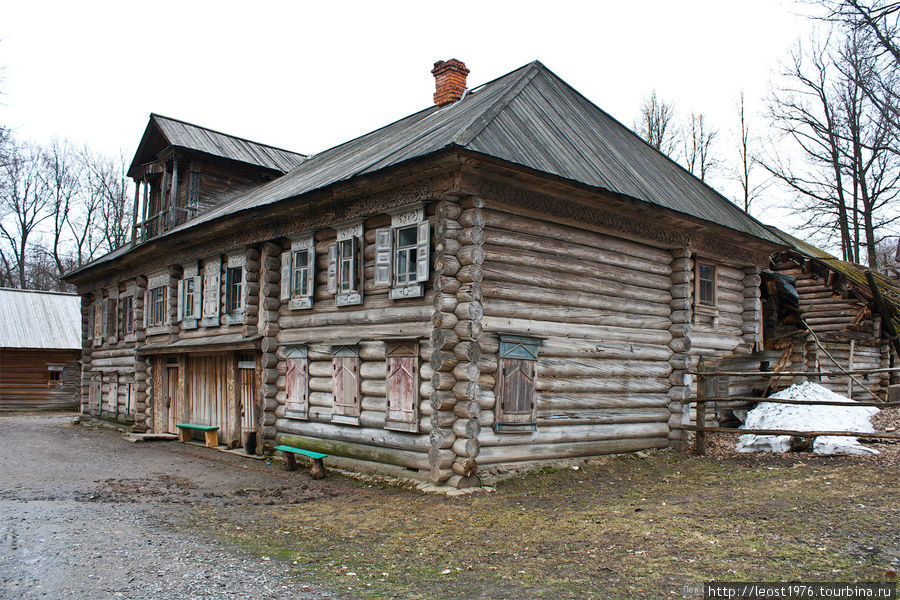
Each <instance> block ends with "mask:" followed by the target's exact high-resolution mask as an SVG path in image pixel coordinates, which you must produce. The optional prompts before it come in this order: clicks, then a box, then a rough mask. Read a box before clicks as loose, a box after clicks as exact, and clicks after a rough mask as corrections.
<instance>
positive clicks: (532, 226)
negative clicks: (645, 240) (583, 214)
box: [484, 210, 672, 264]
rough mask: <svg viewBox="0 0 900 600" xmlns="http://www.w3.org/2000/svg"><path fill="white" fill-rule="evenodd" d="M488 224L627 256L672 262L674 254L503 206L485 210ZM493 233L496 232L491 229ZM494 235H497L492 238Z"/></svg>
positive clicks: (659, 261) (491, 226) (486, 224)
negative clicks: (535, 216)
mask: <svg viewBox="0 0 900 600" xmlns="http://www.w3.org/2000/svg"><path fill="white" fill-rule="evenodd" d="M484 222H485V227H489V228H494V229H499V230H503V231H508V232H512V233H513V234H515V235H522V234H526V235H530V236H533V237H537V238H540V239H545V238H546V239H550V240H561V241H565V242H567V243H571V244H580V245H582V246H587V247H589V248H596V249H597V250H606V251H613V252H618V253H620V254H624V255H626V256H634V257H642V258H645V259H647V260H648V261H651V262H658V263H663V264H668V263H669V262H670V261H671V260H672V255H671V254H670V253H669V252H668V251H666V250H661V249H658V248H653V247H651V246H646V245H644V244H639V243H637V242H632V241H629V240H625V239H622V238H617V237H613V236H610V235H604V234H599V233H595V232H591V231H584V230H580V229H575V228H574V227H569V226H567V225H560V224H557V223H552V222H550V221H546V220H543V219H534V218H530V217H524V216H521V215H516V214H511V213H507V212H501V211H499V210H485V211H484ZM491 233H493V232H491ZM491 239H492V240H493V239H494V238H493V237H492V238H491Z"/></svg>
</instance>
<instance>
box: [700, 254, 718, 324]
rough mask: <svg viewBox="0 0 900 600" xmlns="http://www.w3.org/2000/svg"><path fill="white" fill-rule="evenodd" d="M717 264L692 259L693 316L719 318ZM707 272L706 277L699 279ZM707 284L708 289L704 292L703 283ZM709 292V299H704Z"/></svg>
mask: <svg viewBox="0 0 900 600" xmlns="http://www.w3.org/2000/svg"><path fill="white" fill-rule="evenodd" d="M718 266H719V265H718V263H717V262H715V261H713V260H710V259H707V258H702V257H699V256H695V257H694V314H695V315H708V316H712V317H713V318H715V317H718V316H719V269H718ZM705 270H708V274H709V276H708V277H701V274H703V272H704V271H705ZM705 282H708V283H709V286H708V289H706V290H705V287H706V286H704V283H705ZM707 291H708V292H709V295H711V296H712V297H711V298H704V296H706V295H707V294H706V292H707Z"/></svg>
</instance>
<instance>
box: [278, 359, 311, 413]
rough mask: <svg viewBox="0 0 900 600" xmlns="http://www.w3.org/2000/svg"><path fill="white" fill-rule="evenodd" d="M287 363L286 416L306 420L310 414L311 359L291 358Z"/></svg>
mask: <svg viewBox="0 0 900 600" xmlns="http://www.w3.org/2000/svg"><path fill="white" fill-rule="evenodd" d="M285 363H286V373H285V380H286V397H285V406H284V416H285V417H288V418H293V419H305V418H307V414H308V412H309V359H308V358H306V357H305V356H296V357H289V358H286V359H285Z"/></svg>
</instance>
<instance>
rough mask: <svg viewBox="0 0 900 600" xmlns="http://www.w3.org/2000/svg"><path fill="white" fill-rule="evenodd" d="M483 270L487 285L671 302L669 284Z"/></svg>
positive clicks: (495, 267) (509, 268) (507, 268)
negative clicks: (655, 285) (654, 285)
mask: <svg viewBox="0 0 900 600" xmlns="http://www.w3.org/2000/svg"><path fill="white" fill-rule="evenodd" d="M482 269H483V272H484V278H485V280H486V281H488V282H504V283H505V282H509V283H520V284H526V285H532V286H534V287H539V288H545V289H550V290H566V291H570V290H571V291H575V292H586V293H594V294H600V295H606V296H618V297H620V298H623V299H625V298H627V299H629V300H643V301H647V302H657V303H660V304H668V303H669V302H671V300H672V293H671V290H670V289H669V285H670V284H667V287H665V288H647V287H640V286H635V285H629V284H628V283H626V282H621V281H613V280H608V279H598V278H593V277H586V276H584V275H579V274H572V273H565V272H555V271H549V270H545V269H536V268H535V266H534V265H531V266H522V265H511V264H500V263H496V262H485V264H484V266H483V267H482Z"/></svg>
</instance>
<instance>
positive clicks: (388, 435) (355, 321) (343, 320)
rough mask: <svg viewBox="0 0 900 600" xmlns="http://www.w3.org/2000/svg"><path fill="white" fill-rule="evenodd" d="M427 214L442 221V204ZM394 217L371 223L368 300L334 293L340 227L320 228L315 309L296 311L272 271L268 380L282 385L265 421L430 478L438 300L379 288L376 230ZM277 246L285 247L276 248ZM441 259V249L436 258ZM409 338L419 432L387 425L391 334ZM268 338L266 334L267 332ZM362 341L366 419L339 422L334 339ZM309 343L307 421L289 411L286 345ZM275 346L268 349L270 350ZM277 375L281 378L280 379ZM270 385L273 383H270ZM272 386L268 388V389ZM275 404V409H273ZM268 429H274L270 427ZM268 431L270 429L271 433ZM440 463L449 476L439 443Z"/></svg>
mask: <svg viewBox="0 0 900 600" xmlns="http://www.w3.org/2000/svg"><path fill="white" fill-rule="evenodd" d="M426 216H427V218H428V219H429V220H430V221H431V222H432V223H434V222H435V220H436V217H435V206H434V205H429V206H428V207H426ZM390 224H391V220H390V216H389V215H377V216H374V217H371V218H369V219H366V220H365V221H364V222H363V248H362V256H363V261H362V262H363V276H364V285H363V303H362V304H361V305H357V306H343V307H338V306H337V305H336V303H335V295H334V294H332V293H330V292H329V291H328V286H327V283H328V280H327V277H328V247H329V245H330V244H332V243H334V242H335V240H336V235H337V234H336V231H335V230H334V229H322V230H319V231H317V232H315V237H314V240H315V250H316V270H315V276H316V285H315V288H314V300H313V306H312V308H311V309H303V310H291V309H290V307H289V302H288V301H281V300H280V299H279V296H278V294H277V283H278V281H279V280H278V279H276V278H277V277H278V275H276V274H275V273H273V274H272V276H271V277H270V279H276V280H275V282H274V283H273V286H274V287H273V288H272V290H271V291H272V292H275V294H274V295H273V296H271V298H273V300H272V301H273V302H274V301H275V300H277V304H275V305H276V306H278V311H277V314H275V312H274V311H273V314H271V315H270V316H269V318H271V319H272V320H273V324H276V323H277V327H272V326H270V327H268V329H267V331H268V332H269V333H273V334H274V335H273V336H272V337H273V339H274V341H275V342H276V343H275V344H274V345H273V346H272V351H271V356H272V361H273V363H274V364H273V367H272V368H271V370H264V378H265V379H266V381H267V382H270V383H269V385H271V386H272V390H273V391H274V395H273V400H274V402H273V403H267V404H266V411H267V414H266V415H264V417H263V418H264V427H265V428H267V427H269V424H270V423H271V426H272V427H273V429H274V438H275V441H278V442H282V443H288V444H292V443H293V444H297V445H301V446H303V447H304V448H309V449H313V450H320V451H322V452H326V453H328V454H334V455H336V456H339V457H344V458H348V459H354V460H356V461H362V462H369V463H376V464H381V463H383V464H389V465H394V466H396V467H399V468H402V469H404V470H405V473H406V474H407V476H410V477H414V478H423V479H424V478H428V477H431V476H432V469H431V456H432V455H433V454H434V453H433V452H431V438H430V434H431V431H432V429H433V427H434V426H433V424H432V417H433V413H434V411H433V410H432V404H431V395H432V387H431V375H432V369H431V367H430V365H429V361H430V359H431V344H430V341H429V336H430V332H431V324H430V323H431V315H432V305H433V302H434V291H433V289H431V286H429V285H426V290H425V295H424V297H421V298H410V299H402V300H391V299H390V298H389V297H388V295H389V292H390V290H389V288H377V287H375V286H374V269H375V245H374V244H375V230H376V229H377V228H379V227H389V226H390ZM289 248H290V243H289V242H288V241H287V240H285V241H284V242H283V244H282V245H281V246H279V247H278V248H277V249H276V248H272V249H271V250H270V252H271V254H270V256H271V257H272V259H271V260H272V266H273V267H274V266H275V257H276V256H280V253H281V252H283V251H286V250H288V249H289ZM276 250H277V252H276ZM438 260H439V259H438V257H437V253H435V254H434V262H437V261H438ZM401 336H406V337H410V338H417V339H418V340H419V357H420V362H419V381H420V385H419V397H418V414H419V423H418V432H417V433H413V432H399V431H391V430H388V429H385V428H384V426H385V417H386V412H387V397H386V394H387V384H386V373H387V364H386V359H385V344H384V342H383V341H382V340H383V339H384V338H391V337H401ZM264 339H265V338H264ZM346 339H359V340H360V343H359V344H358V348H359V354H360V378H361V381H360V388H361V410H360V415H359V425H358V426H357V425H345V424H336V423H332V421H331V419H332V407H333V406H334V396H333V393H332V354H331V348H332V347H331V341H335V340H346ZM296 345H304V346H306V347H307V356H308V360H309V411H308V418H307V419H305V420H304V419H296V418H286V417H285V413H284V405H285V394H286V387H287V384H286V378H285V373H286V370H287V368H286V362H285V349H286V348H288V347H291V346H296ZM267 349H268V348H267V347H264V348H263V351H264V352H265V351H266V350H267ZM273 379H274V381H273ZM264 387H266V386H264ZM266 389H268V388H266ZM273 407H274V410H270V409H272V408H273ZM264 430H266V431H267V429H264ZM266 435H267V436H268V433H266ZM436 458H437V463H438V465H439V468H438V469H437V471H435V473H434V474H433V477H434V480H435V481H440V480H444V479H447V478H448V477H449V475H450V465H451V463H452V461H453V452H452V450H450V449H449V447H446V446H445V447H444V448H439V449H438V452H437V454H436Z"/></svg>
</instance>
